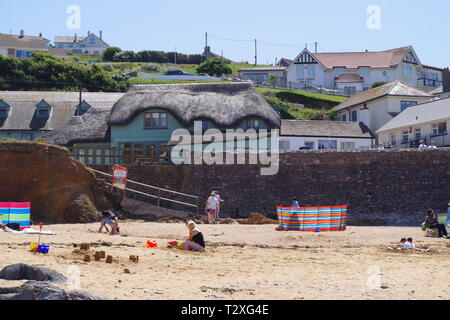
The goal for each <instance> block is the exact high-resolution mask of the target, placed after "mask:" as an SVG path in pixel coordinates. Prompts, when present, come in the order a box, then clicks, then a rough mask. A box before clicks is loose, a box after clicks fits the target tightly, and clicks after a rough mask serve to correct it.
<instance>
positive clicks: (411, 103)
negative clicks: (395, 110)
mask: <svg viewBox="0 0 450 320" xmlns="http://www.w3.org/2000/svg"><path fill="white" fill-rule="evenodd" d="M416 104H418V102H417V101H400V110H401V112H403V111H405V110H406V109H408V108H409V107H411V106H415V105H416Z"/></svg>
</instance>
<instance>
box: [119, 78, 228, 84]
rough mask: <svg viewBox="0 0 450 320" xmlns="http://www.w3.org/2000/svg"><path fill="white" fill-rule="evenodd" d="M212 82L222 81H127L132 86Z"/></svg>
mask: <svg viewBox="0 0 450 320" xmlns="http://www.w3.org/2000/svg"><path fill="white" fill-rule="evenodd" d="M212 82H222V81H205V80H204V81H202V80H196V81H187V80H156V79H149V80H144V79H141V78H131V79H129V80H128V83H129V84H130V85H134V84H176V83H212Z"/></svg>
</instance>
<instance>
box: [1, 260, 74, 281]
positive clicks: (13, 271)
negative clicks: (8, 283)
mask: <svg viewBox="0 0 450 320" xmlns="http://www.w3.org/2000/svg"><path fill="white" fill-rule="evenodd" d="M0 279H3V280H35V281H50V282H66V281H67V278H66V277H65V276H64V275H62V274H61V273H59V272H57V271H55V270H51V269H47V268H42V267H34V266H29V265H26V264H23V263H19V264H13V265H10V266H7V267H4V268H3V269H2V270H1V271H0Z"/></svg>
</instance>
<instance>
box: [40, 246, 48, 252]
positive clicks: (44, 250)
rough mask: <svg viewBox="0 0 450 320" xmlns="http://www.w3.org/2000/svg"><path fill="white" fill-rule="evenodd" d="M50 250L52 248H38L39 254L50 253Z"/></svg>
mask: <svg viewBox="0 0 450 320" xmlns="http://www.w3.org/2000/svg"><path fill="white" fill-rule="evenodd" d="M48 250H50V246H44V245H40V246H39V247H38V252H39V253H48Z"/></svg>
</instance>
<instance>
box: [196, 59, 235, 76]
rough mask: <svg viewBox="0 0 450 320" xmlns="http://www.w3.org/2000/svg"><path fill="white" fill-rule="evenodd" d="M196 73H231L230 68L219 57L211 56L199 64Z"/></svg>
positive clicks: (213, 74) (217, 74) (218, 74)
mask: <svg viewBox="0 0 450 320" xmlns="http://www.w3.org/2000/svg"><path fill="white" fill-rule="evenodd" d="M196 72H197V73H206V74H208V75H210V76H221V75H224V74H231V73H232V70H231V68H230V67H229V66H228V65H227V64H226V63H225V61H223V60H222V59H219V58H211V59H208V60H206V61H205V62H203V63H202V64H200V65H199V66H198V67H197V69H196Z"/></svg>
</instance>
